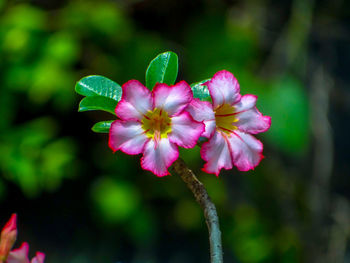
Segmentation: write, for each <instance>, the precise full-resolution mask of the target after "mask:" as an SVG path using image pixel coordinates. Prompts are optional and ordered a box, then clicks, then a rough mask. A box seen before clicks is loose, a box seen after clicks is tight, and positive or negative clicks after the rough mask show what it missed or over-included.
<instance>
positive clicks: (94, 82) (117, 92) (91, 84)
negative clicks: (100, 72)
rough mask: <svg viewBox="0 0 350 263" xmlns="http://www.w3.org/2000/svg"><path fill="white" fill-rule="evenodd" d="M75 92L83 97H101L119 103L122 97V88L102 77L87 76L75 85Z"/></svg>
mask: <svg viewBox="0 0 350 263" xmlns="http://www.w3.org/2000/svg"><path fill="white" fill-rule="evenodd" d="M75 91H76V92H77V93H78V94H80V95H83V96H87V97H91V96H102V97H106V98H110V99H112V100H115V101H117V102H118V101H119V100H120V98H121V96H122V88H121V87H120V85H119V84H117V83H115V82H114V81H112V80H110V79H108V78H106V77H103V76H97V75H93V76H87V77H85V78H82V79H81V80H79V81H78V82H77V84H76V85H75Z"/></svg>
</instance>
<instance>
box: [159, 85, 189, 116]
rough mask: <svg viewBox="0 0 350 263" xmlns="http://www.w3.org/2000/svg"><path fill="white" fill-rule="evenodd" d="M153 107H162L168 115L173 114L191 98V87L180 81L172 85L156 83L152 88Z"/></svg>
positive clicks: (185, 105) (181, 108)
mask: <svg viewBox="0 0 350 263" xmlns="http://www.w3.org/2000/svg"><path fill="white" fill-rule="evenodd" d="M153 96H154V107H155V108H161V109H164V110H165V111H166V112H168V114H169V116H174V115H177V114H179V113H181V111H182V110H183V109H184V108H186V107H187V105H188V103H190V102H191V100H192V98H193V94H192V90H191V87H190V86H189V85H188V84H187V83H186V82H185V81H180V82H179V83H177V84H175V85H174V86H168V85H166V84H163V83H158V84H156V86H155V87H154V89H153Z"/></svg>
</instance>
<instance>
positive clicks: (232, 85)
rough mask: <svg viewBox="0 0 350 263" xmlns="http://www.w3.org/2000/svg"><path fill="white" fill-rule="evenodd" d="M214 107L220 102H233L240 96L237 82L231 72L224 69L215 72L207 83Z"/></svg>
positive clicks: (220, 103)
mask: <svg viewBox="0 0 350 263" xmlns="http://www.w3.org/2000/svg"><path fill="white" fill-rule="evenodd" d="M207 85H208V89H209V93H210V96H211V98H212V100H213V105H214V109H215V108H216V107H217V106H219V105H222V104H230V105H232V104H234V103H236V102H237V101H239V99H240V98H241V95H240V94H239V91H240V89H239V84H238V81H237V79H236V78H235V77H234V76H233V74H232V73H231V72H228V71H226V70H222V71H219V72H217V73H215V75H214V76H213V78H212V79H211V80H210V81H208V83H207Z"/></svg>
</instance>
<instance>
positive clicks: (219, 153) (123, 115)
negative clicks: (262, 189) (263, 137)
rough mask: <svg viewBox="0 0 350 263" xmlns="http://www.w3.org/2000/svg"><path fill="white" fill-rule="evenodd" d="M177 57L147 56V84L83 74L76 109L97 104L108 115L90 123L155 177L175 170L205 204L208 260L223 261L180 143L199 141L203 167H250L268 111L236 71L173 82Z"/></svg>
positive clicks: (257, 157) (213, 217) (210, 214)
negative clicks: (137, 158) (260, 106)
mask: <svg viewBox="0 0 350 263" xmlns="http://www.w3.org/2000/svg"><path fill="white" fill-rule="evenodd" d="M177 74H178V58H177V55H176V54H175V53H173V52H165V53H162V54H160V55H158V56H157V57H156V58H155V59H153V60H152V61H151V63H150V64H149V66H148V68H147V70H146V85H145V86H144V85H143V84H142V83H141V82H139V81H138V80H129V81H128V82H126V83H125V84H123V85H122V86H120V85H119V84H117V83H115V82H113V81H111V80H109V79H107V78H105V77H102V76H88V77H85V78H83V79H81V80H80V81H78V83H77V85H76V87H75V89H76V92H77V93H78V94H80V95H83V96H86V97H85V98H83V99H82V101H81V102H80V104H79V111H89V110H103V111H107V112H110V113H112V114H113V115H115V119H114V120H110V121H102V122H99V123H96V124H95V125H94V126H93V127H92V130H93V131H94V132H102V133H108V134H109V147H110V148H111V149H112V150H113V152H116V151H119V150H120V151H122V152H124V153H126V154H131V155H137V154H142V157H141V167H142V168H143V169H145V170H148V171H150V172H152V173H153V174H155V175H156V176H159V177H160V176H165V175H169V173H170V172H174V173H176V174H178V175H179V176H180V177H181V178H182V179H183V181H184V182H185V183H186V184H187V186H188V187H189V188H190V190H191V191H192V192H193V194H194V196H195V198H196V200H197V201H198V202H199V204H200V206H201V207H202V208H203V210H204V215H205V218H206V222H207V225H208V229H209V241H210V255H211V262H212V263H221V262H223V256H222V246H221V232H220V228H219V221H218V217H217V213H216V208H215V206H214V204H213V202H212V201H211V200H210V197H209V196H208V194H207V191H206V189H205V188H204V186H203V184H201V183H200V182H199V180H198V179H197V178H196V176H195V175H194V173H193V172H192V171H191V170H190V169H189V168H188V167H187V166H186V164H185V163H184V161H183V160H182V159H181V158H180V157H179V150H178V148H179V147H183V148H193V147H195V146H196V145H198V146H199V147H201V151H200V153H201V157H202V159H203V160H204V161H205V164H204V167H203V171H205V172H206V173H211V174H215V175H217V176H218V175H219V173H220V170H221V169H226V170H229V169H232V168H233V166H236V167H237V169H238V170H240V171H248V170H251V169H254V168H255V167H256V166H257V165H258V164H259V163H260V161H261V159H262V158H263V154H262V152H263V144H262V143H261V142H260V141H259V140H258V139H256V138H255V137H254V136H253V135H255V134H258V133H261V132H265V131H267V130H268V129H269V128H270V125H271V118H270V117H269V116H263V115H262V114H261V113H260V112H259V111H258V109H257V108H256V100H257V97H256V96H254V95H250V94H248V95H243V96H242V95H241V94H240V86H239V83H238V81H237V79H236V78H235V77H234V75H233V74H232V73H230V72H228V71H226V70H222V71H219V72H217V73H216V74H215V75H214V76H213V77H212V78H211V79H208V80H205V81H200V82H198V83H194V84H192V85H189V84H187V82H185V81H180V82H178V83H175V81H176V78H177ZM169 171H170V172H169Z"/></svg>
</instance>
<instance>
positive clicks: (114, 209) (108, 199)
mask: <svg viewBox="0 0 350 263" xmlns="http://www.w3.org/2000/svg"><path fill="white" fill-rule="evenodd" d="M91 193H92V199H93V201H94V204H95V205H96V208H97V209H98V210H99V212H100V213H99V216H100V217H101V218H102V219H103V220H104V221H105V222H107V223H111V224H112V223H118V222H121V221H125V220H128V219H129V218H130V217H131V216H133V215H134V214H135V213H136V212H137V209H138V208H139V202H140V201H139V196H138V192H137V191H136V189H135V187H134V186H133V185H132V184H130V183H127V182H123V181H116V180H114V179H112V178H110V177H102V178H100V179H99V180H98V181H97V182H96V183H95V185H94V186H93V188H92V192H91Z"/></svg>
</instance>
